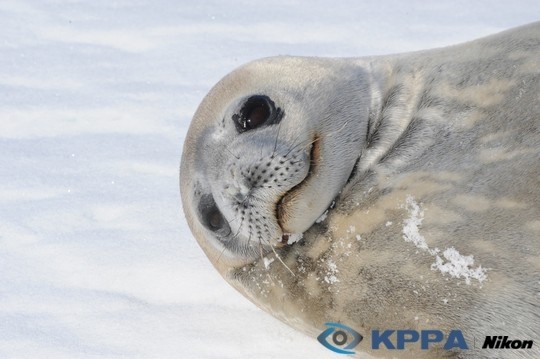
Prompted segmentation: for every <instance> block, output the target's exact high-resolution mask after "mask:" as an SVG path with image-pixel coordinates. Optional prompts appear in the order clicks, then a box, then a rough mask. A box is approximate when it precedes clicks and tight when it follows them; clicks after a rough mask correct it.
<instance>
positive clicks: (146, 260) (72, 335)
mask: <svg viewBox="0 0 540 359" xmlns="http://www.w3.org/2000/svg"><path fill="white" fill-rule="evenodd" d="M539 13H540V3H538V1H536V0H531V1H521V2H519V1H512V2H507V1H477V2H474V3H471V2H465V1H455V0H452V1H439V2H429V3H427V2H424V1H420V0H415V1H408V2H402V1H388V2H386V3H381V2H380V1H363V2H357V1H342V2H327V1H311V2H309V5H306V3H302V2H299V1H273V2H260V3H258V4H255V3H254V2H246V1H234V2H219V1H207V2H188V1H185V2H179V1H145V0H138V1H127V0H118V1H105V0H95V1H86V2H85V1H75V0H65V1H60V0H45V1H38V0H28V1H24V0H3V1H1V2H0V23H1V24H2V31H1V32H0V55H1V56H0V91H1V100H0V121H1V122H0V123H1V125H2V126H1V130H0V146H1V148H2V151H1V153H0V180H1V183H2V188H1V189H0V204H1V205H0V272H1V273H2V275H1V277H0V357H2V358H97V357H99V358H120V357H122V358H124V357H129V358H179V357H182V358H253V357H257V358H304V357H314V358H333V357H335V355H334V354H333V353H332V352H330V351H328V350H327V349H325V348H324V347H322V346H321V345H320V344H319V343H318V342H317V341H316V340H314V338H309V337H307V336H305V335H303V334H301V333H298V332H296V331H294V330H292V329H290V328H289V327H287V326H286V325H284V324H282V323H281V322H279V321H278V320H276V319H274V318H273V317H271V316H270V315H268V314H266V313H264V312H262V311H261V310H259V309H258V308H257V307H256V306H255V305H253V304H251V303H250V302H248V301H247V299H245V298H244V297H242V296H241V295H240V294H238V293H237V292H236V291H235V290H233V289H232V288H231V287H229V286H228V285H227V284H226V283H225V282H224V281H223V279H222V278H221V277H220V276H219V274H218V273H217V272H216V271H215V270H214V269H213V267H212V266H211V265H210V263H209V262H208V260H207V259H206V258H205V256H204V254H203V252H202V250H201V249H200V248H199V247H198V246H197V244H196V242H195V240H194V239H193V236H192V235H191V233H190V231H189V229H188V227H187V224H186V222H185V219H184V217H183V215H182V211H181V205H180V199H179V191H178V165H179V160H180V155H181V148H182V142H183V139H184V136H185V133H186V131H187V127H188V125H189V121H190V118H191V116H192V115H193V113H194V111H195V109H196V107H197V105H198V103H199V102H200V101H201V99H202V98H203V96H204V95H205V94H206V93H207V92H208V90H209V89H210V87H211V86H212V85H213V84H214V83H215V82H216V81H217V80H219V78H221V77H222V76H223V75H225V74H226V73H227V72H228V71H230V70H231V69H233V68H234V67H236V66H238V65H240V64H241V63H244V62H246V61H249V60H252V59H255V58H259V57H263V56H270V55H278V54H294V55H319V56H358V55H373V54H384V53H394V52H401V51H410V50H419V49H423V48H429V47H435V46H444V45H448V44H453V43H458V42H461V41H464V40H469V39H473V38H476V37H480V36H483V35H487V34H490V33H494V32H497V31H500V30H503V29H507V28H510V27H513V26H517V25H520V24H525V23H528V22H531V21H534V20H537V14H539Z"/></svg>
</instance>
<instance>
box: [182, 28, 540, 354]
mask: <svg viewBox="0 0 540 359" xmlns="http://www.w3.org/2000/svg"><path fill="white" fill-rule="evenodd" d="M261 93H262V94H268V95H269V96H270V97H272V98H273V99H274V100H275V102H276V105H279V106H280V108H282V109H283V110H284V113H285V115H284V118H283V120H282V122H281V123H280V125H273V126H268V127H266V128H263V129H261V130H260V131H259V130H254V132H253V133H249V134H248V133H245V134H240V135H238V134H235V133H234V131H233V130H232V129H231V128H230V125H228V121H229V120H228V119H229V117H230V116H231V111H234V108H235V106H238V101H240V99H241V98H244V97H246V96H249V95H252V94H261ZM227 126H229V127H227ZM539 126H540V23H534V24H531V25H528V26H524V27H520V28H517V29H514V30H510V31H506V32H503V33H500V34H497V35H494V36H490V37H487V38H484V39H480V40H476V41H473V42H469V43H466V44H463V45H457V46H452V47H447V48H443V49H436V50H428V51H423V52H415V53H409V54H402V55H393V56H382V57H373V58H358V59H317V58H290V57H277V58H270V59H263V60H259V61H256V62H254V63H250V64H248V65H246V66H244V67H242V68H240V69H238V70H236V71H234V72H233V73H232V74H230V75H228V76H227V77H226V78H225V79H224V80H222V81H221V82H220V83H218V85H216V87H215V88H214V89H213V90H212V91H211V92H210V93H209V95H208V96H207V97H206V98H205V99H204V100H203V103H202V104H201V106H200V107H199V109H198V111H197V113H196V114H195V116H194V120H193V123H192V125H191V127H190V130H189V132H188V136H187V138H186V142H185V145H184V153H183V157H182V165H181V192H182V200H183V204H184V211H185V213H186V217H187V219H188V222H189V224H190V226H191V229H192V231H193V232H194V234H195V237H196V238H197V240H198V241H199V243H200V244H201V247H202V248H203V249H204V251H205V252H206V254H207V255H208V257H209V258H210V260H211V262H212V263H213V264H214V266H215V267H216V268H217V269H218V270H219V271H220V273H221V274H222V275H223V277H224V278H225V279H226V280H227V281H228V282H229V283H230V284H231V285H233V286H234V287H235V288H237V289H238V290H239V291H240V292H241V293H243V294H244V295H245V296H246V297H248V298H249V299H250V300H252V301H253V302H254V303H256V304H257V305H258V306H260V307H261V308H263V309H264V310H266V311H268V312H270V313H271V314H272V315H274V316H276V317H278V318H280V319H281V320H283V321H284V322H286V323H288V324H289V325H291V326H293V327H295V328H297V329H299V330H302V331H303V332H305V333H307V334H308V335H311V336H313V337H315V336H317V335H318V334H319V333H320V332H321V331H322V330H323V329H324V323H325V322H326V321H334V322H335V321H340V322H342V323H344V324H346V325H349V326H350V327H352V328H354V329H356V330H357V331H359V332H360V333H363V334H369V333H370V331H371V329H391V328H395V329H441V330H446V331H448V330H451V329H456V328H457V329H461V330H462V331H463V333H464V335H465V337H466V339H467V340H468V343H469V344H470V345H472V342H473V338H475V339H476V340H477V345H478V340H483V338H485V336H486V335H509V336H510V337H511V338H515V339H533V340H535V341H536V342H535V343H534V347H533V349H532V350H505V351H503V352H501V351H497V350H479V349H473V348H471V350H468V351H444V350H442V349H440V348H439V349H433V350H430V351H420V350H415V347H413V348H412V349H410V350H406V351H400V352H395V351H394V352H387V351H383V350H379V351H371V350H370V349H369V345H368V344H367V343H361V344H360V346H359V347H358V348H357V350H359V351H362V353H369V354H370V355H375V356H379V355H382V356H386V355H388V356H395V355H399V356H400V357H411V358H421V357H425V358H442V357H455V358H497V357H501V355H504V357H508V358H510V357H512V358H538V357H540V351H539V346H540V342H539V341H538V340H540V324H539V323H540V318H539V313H540V308H539V307H540V305H539V300H540V244H539V242H540V164H539V163H540V130H539ZM298 133H302V134H305V136H307V137H306V138H309V135H310V134H312V133H318V134H319V135H320V134H322V135H323V136H322V137H321V139H320V145H319V146H320V148H319V150H320V151H321V153H322V154H321V157H320V160H319V162H320V163H318V164H317V167H315V171H321V172H320V173H323V174H324V175H322V176H319V177H317V176H311V177H308V178H310V181H311V182H310V183H308V184H307V185H304V186H303V187H301V186H300V187H296V186H298V185H299V183H301V182H302V179H303V178H304V177H305V176H306V173H307V169H308V167H309V166H308V165H309V164H305V163H304V164H302V163H303V162H300V164H298V165H297V166H298V168H300V170H299V172H300V174H294V173H292V172H291V171H286V173H285V174H284V175H283V177H282V180H281V181H282V182H281V183H282V184H283V187H284V188H285V189H283V190H278V189H271V190H267V189H264V188H263V187H262V182H261V183H259V182H257V181H255V180H254V182H255V183H256V184H255V185H253V186H252V187H250V188H248V189H249V191H248V190H245V191H244V192H242V189H241V188H240V187H242V186H241V185H240V184H238V183H240V182H241V181H243V180H239V179H238V177H239V176H240V175H239V173H240V172H239V170H238V168H244V169H246V171H243V172H247V169H249V168H252V167H253V166H255V165H256V164H262V163H263V162H265V161H266V160H268V159H270V157H271V156H274V157H275V156H277V157H278V158H281V159H282V160H283V162H287V161H289V162H290V161H293V160H292V159H291V156H292V154H295V155H296V156H297V158H298V159H301V161H304V162H305V161H307V162H309V155H310V152H309V151H310V150H312V149H313V147H312V146H313V145H312V144H309V143H308V142H309V141H307V140H306V142H305V143H304V144H302V145H300V146H297V148H296V149H295V150H291V148H293V147H294V146H295V145H298V141H297V140H296V138H297V137H298V135H297V134H298ZM244 135H245V136H244ZM258 151H260V152H258ZM332 156H333V157H332ZM274 157H272V159H270V160H271V161H277V159H276V160H274ZM306 158H307V160H306ZM296 161H297V159H295V160H294V161H293V162H294V163H295V164H296ZM293 162H291V163H293ZM276 163H277V162H276ZM231 166H232V167H231ZM306 166H307V167H306ZM273 167H274V166H269V168H273ZM290 167H291V168H292V167H293V166H290ZM283 170H284V169H283V168H282V167H281V168H280V170H279V171H277V172H280V171H283ZM311 170H313V167H311ZM302 171H303V172H302ZM328 173H330V175H327V174H328ZM276 174H277V173H276ZM231 176H232V177H231ZM328 176H332V177H331V178H329V177H328ZM263 177H264V176H263ZM239 181H240V182H239ZM252 182H253V181H252ZM252 182H250V183H252ZM224 185H225V186H224ZM227 186H228V187H227ZM225 187H227V188H229V189H228V191H229V195H228V194H226V193H227V189H225ZM237 187H238V188H237ZM231 188H232V189H231ZM242 188H243V187H242ZM296 188H300V189H299V190H298V192H300V193H299V194H298V197H294V198H293V199H294V200H296V202H294V201H292V200H291V201H290V202H289V203H290V204H289V207H290V212H289V213H291V217H290V220H281V222H280V220H279V219H275V218H274V217H275V216H276V211H275V208H276V206H278V201H279V200H280V199H281V198H287V197H283V196H284V195H286V193H289V192H288V191H294V190H295V189H296ZM309 191H312V192H309ZM240 192H242V193H243V194H242V195H240ZM209 193H211V194H212V195H213V196H214V197H215V198H217V199H216V203H217V205H218V207H220V209H221V210H223V211H224V213H233V212H232V210H228V209H227V208H230V207H231V205H230V203H231V202H232V201H233V199H231V198H241V199H242V201H246V198H247V201H248V203H251V205H252V208H254V209H253V210H255V209H257V210H258V211H259V212H260V213H262V214H260V213H259V214H255V213H253V214H250V215H249V216H246V217H245V218H244V219H243V220H240V219H239V218H238V216H240V214H239V212H236V214H234V216H233V215H226V216H225V217H226V219H227V221H229V225H230V227H231V229H232V230H231V232H234V233H233V234H232V235H230V236H229V237H228V239H227V244H226V245H224V244H223V243H224V242H223V240H222V239H219V238H217V237H216V235H215V234H213V233H211V231H208V230H207V229H206V228H204V227H203V226H202V225H201V223H200V222H201V220H200V218H199V217H198V216H199V214H197V213H196V208H197V205H198V203H199V202H200V200H201V198H202V196H204V195H208V194H209ZM224 193H225V194H224ZM246 193H247V194H246ZM306 193H309V195H306ZM328 193H330V194H331V196H330V195H328ZM314 194H317V195H314ZM310 199H313V201H312V202H310V204H309V206H308V205H306V201H308V200H310ZM332 200H333V201H332ZM332 202H333V203H332ZM329 206H331V208H329ZM328 208H329V211H328V215H327V216H326V218H324V219H321V221H317V223H315V219H317V218H318V217H319V216H320V215H321V214H322V213H323V212H324V211H325V210H326V209H328ZM267 217H268V218H267ZM287 221H289V223H288V222H287ZM306 221H307V223H309V224H308V226H307V227H306V228H307V229H306V230H305V231H304V230H302V232H303V238H302V240H301V241H299V242H297V243H294V244H292V245H286V246H276V244H277V243H278V241H279V240H280V239H281V236H282V235H283V234H286V233H294V231H289V230H285V229H284V227H287V226H290V228H293V229H294V228H304V227H302V226H305V223H306ZM255 223H259V224H260V225H261V226H262V225H263V224H264V225H266V227H265V229H264V230H263V231H262V233H263V234H261V235H258V236H254V235H253V233H255V232H254V231H252V230H249V229H248V228H249V227H247V226H248V225H249V224H253V226H255ZM261 223H262V224H261ZM283 223H285V224H283ZM253 228H255V227H253ZM415 241H416V242H415ZM273 247H275V248H273ZM451 248H454V249H455V250H456V251H457V252H459V255H458V257H459V259H464V258H465V259H466V258H467V256H470V255H472V256H473V260H474V263H469V265H466V266H465V267H461V269H460V268H457V274H456V273H454V276H452V275H451V274H450V273H447V272H445V269H444V268H446V269H448V268H449V267H452V266H454V267H453V268H454V269H456V265H458V262H453V261H452V260H451V259H448V258H446V257H445V254H444V253H450V252H452V251H451V250H450V251H449V252H445V250H449V249H451ZM437 261H439V262H437ZM445 264H446V265H447V266H446V267H445ZM458 267H459V266H458ZM291 272H292V273H291ZM238 325H239V326H241V323H239V324H238ZM416 349H418V347H416ZM321 350H325V349H324V348H322V347H321Z"/></svg>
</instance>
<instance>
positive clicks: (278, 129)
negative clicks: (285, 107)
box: [270, 121, 281, 158]
mask: <svg viewBox="0 0 540 359" xmlns="http://www.w3.org/2000/svg"><path fill="white" fill-rule="evenodd" d="M280 130H281V121H280V122H279V124H278V128H277V134H276V141H275V142H274V149H273V150H272V155H271V156H270V157H271V158H274V156H275V154H276V148H277V142H278V139H279V131H280Z"/></svg>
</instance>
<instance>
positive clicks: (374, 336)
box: [371, 329, 469, 350]
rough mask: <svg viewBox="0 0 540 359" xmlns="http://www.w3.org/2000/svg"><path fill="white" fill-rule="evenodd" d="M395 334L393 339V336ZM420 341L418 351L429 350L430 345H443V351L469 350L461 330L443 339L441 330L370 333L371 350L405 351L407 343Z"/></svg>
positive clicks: (373, 331)
mask: <svg viewBox="0 0 540 359" xmlns="http://www.w3.org/2000/svg"><path fill="white" fill-rule="evenodd" d="M394 333H395V338H394V335H393V334H394ZM418 341H420V349H422V350H427V349H429V346H430V344H435V343H443V342H444V347H443V348H444V349H445V350H451V349H454V348H458V349H462V350H463V349H469V346H468V345H467V342H466V341H465V338H464V337H463V333H461V330H451V331H450V333H448V337H446V338H445V336H444V333H443V332H442V331H441V330H437V329H430V330H420V331H417V330H412V329H406V330H394V329H388V330H385V331H383V332H381V331H380V330H372V331H371V349H381V348H384V349H391V350H392V349H398V350H400V349H405V346H406V345H407V344H409V343H416V342H418Z"/></svg>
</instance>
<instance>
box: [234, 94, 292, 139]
mask: <svg viewBox="0 0 540 359" xmlns="http://www.w3.org/2000/svg"><path fill="white" fill-rule="evenodd" d="M281 117H283V116H282V111H281V109H279V108H278V109H276V107H275V105H274V102H273V101H272V100H270V98H269V97H268V96H263V95H255V96H251V97H249V98H248V99H247V100H246V101H245V102H244V104H243V105H242V107H241V108H240V111H239V113H236V114H234V115H233V116H232V118H233V121H234V123H235V125H236V129H237V130H238V132H245V131H249V130H252V129H254V128H258V127H261V126H263V125H272V124H275V123H278V122H279V121H280V120H281Z"/></svg>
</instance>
